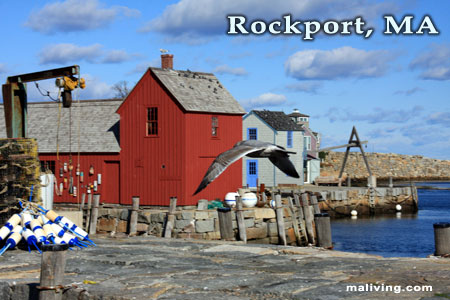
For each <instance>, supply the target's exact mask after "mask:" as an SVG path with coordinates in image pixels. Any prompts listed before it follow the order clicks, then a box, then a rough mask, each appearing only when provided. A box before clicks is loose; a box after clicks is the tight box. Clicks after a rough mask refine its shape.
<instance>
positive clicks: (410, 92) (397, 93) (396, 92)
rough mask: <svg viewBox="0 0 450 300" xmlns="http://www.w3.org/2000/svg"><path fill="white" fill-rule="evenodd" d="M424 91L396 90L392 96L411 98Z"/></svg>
mask: <svg viewBox="0 0 450 300" xmlns="http://www.w3.org/2000/svg"><path fill="white" fill-rule="evenodd" d="M421 91H424V89H422V88H420V87H417V86H416V87H414V88H411V89H409V90H398V91H395V92H394V95H405V96H411V95H413V94H416V93H418V92H421Z"/></svg>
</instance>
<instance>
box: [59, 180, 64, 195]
mask: <svg viewBox="0 0 450 300" xmlns="http://www.w3.org/2000/svg"><path fill="white" fill-rule="evenodd" d="M63 190H64V185H63V183H62V182H61V183H60V184H59V195H60V196H62V194H63Z"/></svg>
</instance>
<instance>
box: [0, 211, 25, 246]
mask: <svg viewBox="0 0 450 300" xmlns="http://www.w3.org/2000/svg"><path fill="white" fill-rule="evenodd" d="M21 220H22V218H21V217H20V215H18V214H14V215H12V216H11V218H9V220H8V222H6V224H5V225H4V226H3V227H2V228H1V229H0V241H3V240H4V239H5V238H6V237H7V236H8V235H9V234H10V233H11V231H12V230H13V229H14V227H16V226H17V225H19V223H20V221H21Z"/></svg>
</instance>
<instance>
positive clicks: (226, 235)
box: [217, 207, 234, 241]
mask: <svg viewBox="0 0 450 300" xmlns="http://www.w3.org/2000/svg"><path fill="white" fill-rule="evenodd" d="M217 214H218V216H219V229H220V238H221V239H222V240H226V241H229V240H233V239H234V234H233V223H232V219H231V208H229V207H219V208H217Z"/></svg>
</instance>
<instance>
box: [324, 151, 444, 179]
mask: <svg viewBox="0 0 450 300" xmlns="http://www.w3.org/2000/svg"><path fill="white" fill-rule="evenodd" d="M344 155H345V152H328V155H327V156H326V157H325V159H323V160H322V163H321V176H330V175H335V176H336V177H337V176H338V175H339V171H340V168H341V166H342V162H343V159H344ZM366 156H367V159H368V162H369V166H370V169H371V171H372V173H373V175H375V176H376V177H377V178H378V179H381V180H383V179H388V178H389V177H390V176H392V177H393V178H394V179H395V180H450V161H449V160H439V159H433V158H427V157H423V156H420V155H400V154H393V153H372V152H369V153H366ZM344 172H345V173H346V174H347V175H349V176H351V178H352V179H356V180H358V179H361V180H363V179H366V178H367V176H368V175H369V173H368V172H367V169H366V166H365V164H364V160H363V157H362V155H361V153H360V152H350V154H349V157H348V159H347V164H346V166H345V170H344Z"/></svg>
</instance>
